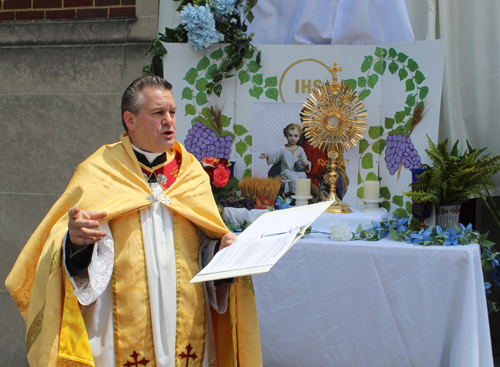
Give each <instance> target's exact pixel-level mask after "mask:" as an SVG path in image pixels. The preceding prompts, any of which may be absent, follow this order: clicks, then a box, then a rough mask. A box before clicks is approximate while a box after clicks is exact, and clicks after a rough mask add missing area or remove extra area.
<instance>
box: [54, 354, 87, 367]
mask: <svg viewBox="0 0 500 367" xmlns="http://www.w3.org/2000/svg"><path fill="white" fill-rule="evenodd" d="M56 367H95V365H94V364H93V363H92V362H89V361H85V360H83V359H80V358H76V357H72V356H68V355H64V356H58V357H57V363H56Z"/></svg>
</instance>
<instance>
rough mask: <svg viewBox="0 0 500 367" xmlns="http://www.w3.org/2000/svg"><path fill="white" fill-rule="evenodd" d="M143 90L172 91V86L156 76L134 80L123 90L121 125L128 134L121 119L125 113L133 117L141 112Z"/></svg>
mask: <svg viewBox="0 0 500 367" xmlns="http://www.w3.org/2000/svg"><path fill="white" fill-rule="evenodd" d="M145 88H156V89H160V90H172V84H170V83H169V82H167V81H166V80H165V79H163V78H162V77H159V76H156V75H148V76H142V77H140V78H137V79H136V80H134V81H133V82H132V83H130V85H129V86H128V87H127V89H125V92H124V93H123V96H122V124H123V128H124V129H125V131H127V132H128V129H127V125H126V124H125V120H124V119H123V114H124V113H125V112H126V111H129V112H132V113H133V114H134V115H138V114H139V112H140V111H141V107H142V105H143V103H144V96H143V95H142V91H143V90H144V89H145Z"/></svg>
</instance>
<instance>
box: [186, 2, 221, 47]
mask: <svg viewBox="0 0 500 367" xmlns="http://www.w3.org/2000/svg"><path fill="white" fill-rule="evenodd" d="M181 19H182V22H181V24H182V25H183V26H184V29H185V30H186V31H187V37H188V43H189V44H190V45H191V47H192V48H193V49H194V50H196V51H206V50H207V49H208V48H209V47H210V46H211V45H212V44H214V43H219V42H222V41H224V35H223V34H221V33H219V32H217V30H216V29H215V19H214V14H213V13H212V11H211V10H210V7H209V6H208V4H205V6H198V5H194V6H193V5H192V4H187V5H186V6H185V7H184V9H182V11H181Z"/></svg>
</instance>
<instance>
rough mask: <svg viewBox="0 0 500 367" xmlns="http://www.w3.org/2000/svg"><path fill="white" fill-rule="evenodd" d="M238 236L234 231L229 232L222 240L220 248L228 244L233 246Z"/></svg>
mask: <svg viewBox="0 0 500 367" xmlns="http://www.w3.org/2000/svg"><path fill="white" fill-rule="evenodd" d="M236 237H237V236H236V235H235V234H234V233H233V232H227V233H226V234H225V235H224V236H223V237H222V239H221V240H220V247H219V250H222V249H223V248H226V247H227V246H231V245H232V244H233V243H234V240H235V239H236Z"/></svg>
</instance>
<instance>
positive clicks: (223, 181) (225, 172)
mask: <svg viewBox="0 0 500 367" xmlns="http://www.w3.org/2000/svg"><path fill="white" fill-rule="evenodd" d="M230 176H231V171H230V170H229V168H227V167H226V166H224V165H219V166H218V167H217V168H216V169H215V170H214V172H213V182H212V184H213V185H214V186H215V187H224V186H226V185H227V183H228V182H229V177H230Z"/></svg>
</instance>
